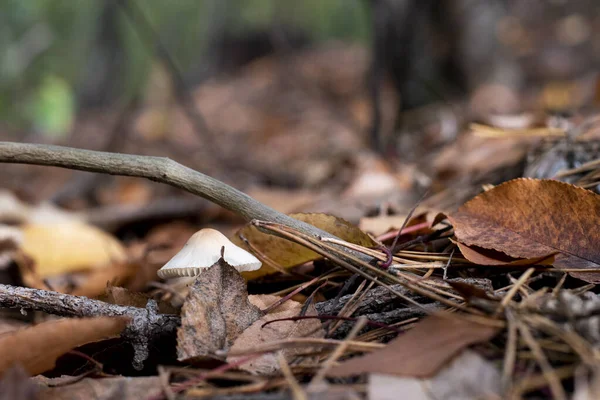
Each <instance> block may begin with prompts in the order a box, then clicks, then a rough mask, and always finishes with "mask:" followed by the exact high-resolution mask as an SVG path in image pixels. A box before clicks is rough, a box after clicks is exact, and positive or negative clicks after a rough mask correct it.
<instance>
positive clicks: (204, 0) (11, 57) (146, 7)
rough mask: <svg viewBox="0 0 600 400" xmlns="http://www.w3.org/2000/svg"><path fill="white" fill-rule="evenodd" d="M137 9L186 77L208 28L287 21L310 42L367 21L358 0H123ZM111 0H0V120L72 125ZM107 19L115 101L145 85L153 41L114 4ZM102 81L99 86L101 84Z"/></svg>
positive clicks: (350, 33)
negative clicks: (117, 51)
mask: <svg viewBox="0 0 600 400" xmlns="http://www.w3.org/2000/svg"><path fill="white" fill-rule="evenodd" d="M128 1H135V2H136V3H135V5H136V6H137V8H140V9H142V10H143V11H144V14H145V15H146V16H147V17H148V20H149V21H150V22H151V24H152V26H153V27H154V29H155V30H156V31H157V32H158V34H159V35H160V37H161V40H162V42H163V43H164V44H165V46H166V47H167V48H168V49H169V52H170V54H171V55H172V57H173V58H174V59H175V60H176V62H177V64H178V66H179V67H180V69H181V70H182V72H183V75H184V76H188V75H190V73H193V72H194V71H198V70H200V69H201V66H202V65H204V64H205V63H206V62H207V59H206V57H207V55H208V53H207V50H208V38H209V37H210V35H214V34H215V32H219V31H221V32H222V31H224V30H225V31H229V32H242V33H243V32H244V31H246V30H248V29H252V28H261V27H262V28H268V27H269V26H270V25H271V24H273V23H279V24H291V25H294V26H296V27H298V28H300V29H304V30H305V31H306V32H308V33H309V34H310V35H311V37H312V39H313V40H315V41H323V40H328V39H331V38H337V39H346V40H355V41H364V40H365V38H366V37H367V35H368V34H367V31H368V29H367V27H368V23H367V21H366V18H365V11H366V10H365V7H364V4H363V2H361V1H360V0H303V1H301V2H295V1H280V0H179V1H175V2H173V1H164V0H128ZM107 4H110V1H109V0H101V1H73V0H27V1H22V0H4V1H2V2H0V54H2V55H3V56H2V57H0V120H2V121H3V122H4V123H9V124H11V125H13V126H16V127H18V128H22V129H31V128H33V127H35V128H37V129H39V130H40V131H41V132H44V133H46V134H52V135H57V134H60V133H61V131H64V130H67V129H68V127H69V126H70V124H71V122H72V119H73V116H74V113H75V109H76V103H77V99H78V96H79V95H80V93H81V92H82V89H83V88H84V87H85V85H86V82H87V81H88V80H90V79H93V78H94V77H95V75H96V74H98V71H97V67H96V64H94V62H96V61H97V60H96V58H95V57H96V54H97V53H98V52H97V51H96V50H97V49H98V46H99V45H100V40H99V35H100V33H101V32H102V28H103V27H104V28H106V27H105V26H104V25H103V24H106V21H105V19H104V18H103V16H104V10H105V7H106V6H107ZM118 11H119V15H118V17H117V21H116V24H115V26H114V27H113V28H114V34H113V35H112V36H111V37H112V38H115V42H116V43H115V45H116V46H117V45H118V46H120V48H121V51H122V54H121V57H120V58H119V68H118V72H117V75H118V76H114V77H110V78H109V79H114V83H115V84H114V85H113V86H115V87H116V88H117V89H116V93H111V95H112V94H114V96H113V97H117V99H115V100H118V99H120V100H123V99H127V98H130V97H131V96H134V95H136V94H137V93H140V92H141V91H143V89H144V87H145V84H146V82H147V79H148V76H149V71H150V66H151V65H152V60H153V58H154V57H155V55H154V54H153V53H154V51H155V49H154V48H149V46H147V45H146V43H145V42H144V41H141V40H140V36H139V34H140V32H139V31H138V29H136V27H135V26H134V25H133V24H132V21H131V20H130V19H129V18H127V17H126V16H125V15H124V14H123V12H122V10H120V9H119V10H118ZM100 87H102V86H100Z"/></svg>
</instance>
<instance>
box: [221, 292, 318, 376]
mask: <svg viewBox="0 0 600 400" xmlns="http://www.w3.org/2000/svg"><path fill="white" fill-rule="evenodd" d="M279 299H280V298H279V297H278V296H272V295H257V296H250V302H251V303H252V304H254V305H255V306H257V307H259V308H261V309H262V308H265V307H267V306H269V305H271V304H273V303H275V302H276V301H277V300H279ZM301 309H302V304H301V303H298V302H296V301H292V300H288V301H286V302H285V303H283V304H282V305H281V306H279V307H277V308H276V309H275V310H273V311H271V312H270V313H269V314H267V315H264V316H263V317H262V318H261V319H259V320H258V321H256V322H254V323H253V324H252V325H250V326H249V327H248V328H247V329H246V330H245V331H244V332H243V333H242V334H241V335H240V336H238V338H237V339H236V340H235V341H234V342H233V345H232V346H231V349H230V351H232V352H236V351H239V352H242V351H245V350H250V349H253V348H256V347H257V346H259V345H263V344H265V343H269V342H275V341H278V340H283V339H286V338H291V337H313V338H314V337H324V336H325V332H324V331H323V329H322V328H321V322H320V321H319V320H318V319H306V320H300V321H281V322H274V323H271V324H269V325H267V326H265V327H263V325H264V324H265V323H266V322H269V321H273V320H277V319H282V318H290V317H296V316H298V315H299V314H300V311H301ZM306 315H317V311H316V309H315V308H314V306H312V307H309V309H308V311H307V313H306ZM307 350H309V349H307V348H291V349H284V350H281V353H282V354H283V356H284V357H285V358H286V360H287V361H288V362H289V361H290V360H291V359H292V358H293V357H294V356H295V355H296V354H298V353H301V352H306V351H307ZM239 358H240V357H235V356H231V357H227V362H228V363H232V362H235V361H236V360H238V359H239ZM241 358H243V357H241ZM305 361H310V358H307V359H305ZM239 368H240V369H243V370H245V371H248V372H250V373H253V374H258V375H270V374H273V373H276V372H278V371H279V369H280V364H279V361H278V360H277V354H276V353H267V354H264V355H262V356H260V357H258V358H255V359H253V360H250V361H248V362H246V363H244V364H242V365H240V366H239Z"/></svg>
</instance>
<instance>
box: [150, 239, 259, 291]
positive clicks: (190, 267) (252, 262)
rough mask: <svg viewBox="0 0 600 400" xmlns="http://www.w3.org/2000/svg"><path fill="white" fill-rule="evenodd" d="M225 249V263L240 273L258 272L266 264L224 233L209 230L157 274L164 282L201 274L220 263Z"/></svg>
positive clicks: (192, 240) (183, 249)
mask: <svg viewBox="0 0 600 400" xmlns="http://www.w3.org/2000/svg"><path fill="white" fill-rule="evenodd" d="M223 247H224V248H225V250H224V253H223V258H224V260H225V262H227V264H229V265H231V266H232V267H234V268H235V269H236V270H238V271H239V272H243V271H255V270H257V269H259V268H260V267H261V265H262V263H261V262H260V261H259V260H258V259H257V258H256V257H254V256H253V255H252V254H250V253H248V252H247V251H246V250H244V249H242V248H240V247H238V246H236V245H235V244H233V243H231V241H230V240H229V239H227V237H225V235H223V234H222V233H221V232H219V231H216V230H214V229H208V228H207V229H201V230H199V231H198V232H196V233H194V234H193V235H192V237H191V238H190V239H189V240H188V241H187V243H186V244H185V246H183V248H182V249H181V250H180V251H179V253H177V254H175V256H174V257H173V258H171V259H170V260H169V262H168V263H166V264H165V265H164V266H163V267H162V268H161V269H160V270H158V272H157V274H158V276H159V277H161V278H163V279H166V278H173V277H180V276H196V275H199V274H200V273H201V272H202V271H203V270H204V269H206V268H209V267H211V266H212V265H214V264H215V263H216V262H217V261H219V258H221V248H223Z"/></svg>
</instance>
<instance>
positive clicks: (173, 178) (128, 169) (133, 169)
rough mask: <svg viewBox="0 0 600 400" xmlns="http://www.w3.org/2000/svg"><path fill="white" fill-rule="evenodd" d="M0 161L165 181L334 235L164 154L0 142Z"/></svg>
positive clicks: (254, 215) (241, 211)
mask: <svg viewBox="0 0 600 400" xmlns="http://www.w3.org/2000/svg"><path fill="white" fill-rule="evenodd" d="M0 162H5V163H18V164H34V165H46V166H54V167H61V168H69V169H75V170H80V171H89V172H100V173H105V174H111V175H124V176H135V177H138V178H147V179H150V180H152V181H155V182H161V183H166V184H168V185H171V186H174V187H176V188H179V189H183V190H185V191H187V192H190V193H193V194H195V195H198V196H200V197H203V198H205V199H207V200H210V201H212V202H213V203H215V204H218V205H220V206H221V207H223V208H225V209H227V210H229V211H232V212H234V213H236V214H238V215H240V216H242V217H243V218H245V219H246V220H248V221H250V220H252V219H261V220H264V221H270V222H276V223H280V224H282V225H285V226H288V227H291V228H294V229H297V230H299V231H300V232H303V233H305V234H308V235H311V236H320V235H322V236H324V237H334V236H333V235H331V234H328V233H326V232H324V231H322V230H320V229H318V228H315V227H314V226H312V225H310V224H307V223H305V222H302V221H298V220H296V219H294V218H291V217H288V216H287V215H285V214H282V213H280V212H278V211H275V210H273V209H272V208H270V207H267V206H265V205H264V204H262V203H260V202H258V201H256V200H254V199H253V198H252V197H250V196H248V195H247V194H245V193H242V192H240V191H239V190H236V189H234V188H233V187H231V186H229V185H227V184H225V183H223V182H221V181H219V180H217V179H215V178H212V177H210V176H207V175H204V174H202V173H200V172H197V171H194V170H193V169H191V168H188V167H185V166H183V165H181V164H179V163H177V162H175V161H173V160H171V159H169V158H166V157H152V156H137V155H130V154H120V153H108V152H102V151H91V150H83V149H75V148H71V147H62V146H51V145H42V144H27V143H12V142H0Z"/></svg>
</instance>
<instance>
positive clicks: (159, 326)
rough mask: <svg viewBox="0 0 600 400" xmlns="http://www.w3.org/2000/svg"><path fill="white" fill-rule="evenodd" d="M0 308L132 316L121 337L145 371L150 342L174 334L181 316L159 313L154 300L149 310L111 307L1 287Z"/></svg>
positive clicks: (73, 298) (93, 315)
mask: <svg viewBox="0 0 600 400" xmlns="http://www.w3.org/2000/svg"><path fill="white" fill-rule="evenodd" d="M0 307H6V308H19V309H23V310H35V311H43V312H46V313H48V314H54V315H61V316H69V317H97V316H107V317H117V316H125V317H129V318H131V322H129V324H128V325H127V328H126V329H125V331H124V332H123V334H122V335H121V336H122V337H123V338H124V339H126V340H128V341H129V342H130V343H131V344H132V345H133V348H134V351H135V354H134V359H133V366H134V367H135V368H141V367H142V365H143V362H144V361H145V360H146V359H147V358H148V354H149V350H148V346H149V344H150V343H152V342H154V341H155V340H157V339H159V338H161V337H163V336H172V335H174V334H175V331H176V329H177V327H178V326H179V316H178V315H168V314H159V313H158V306H157V304H156V302H155V301H154V300H150V301H148V304H147V306H146V308H138V307H129V306H120V305H115V304H109V303H105V302H103V301H99V300H92V299H88V298H87V297H79V296H72V295H69V294H62V293H57V292H50V291H46V290H39V289H29V288H23V287H18V286H10V285H2V284H0Z"/></svg>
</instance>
